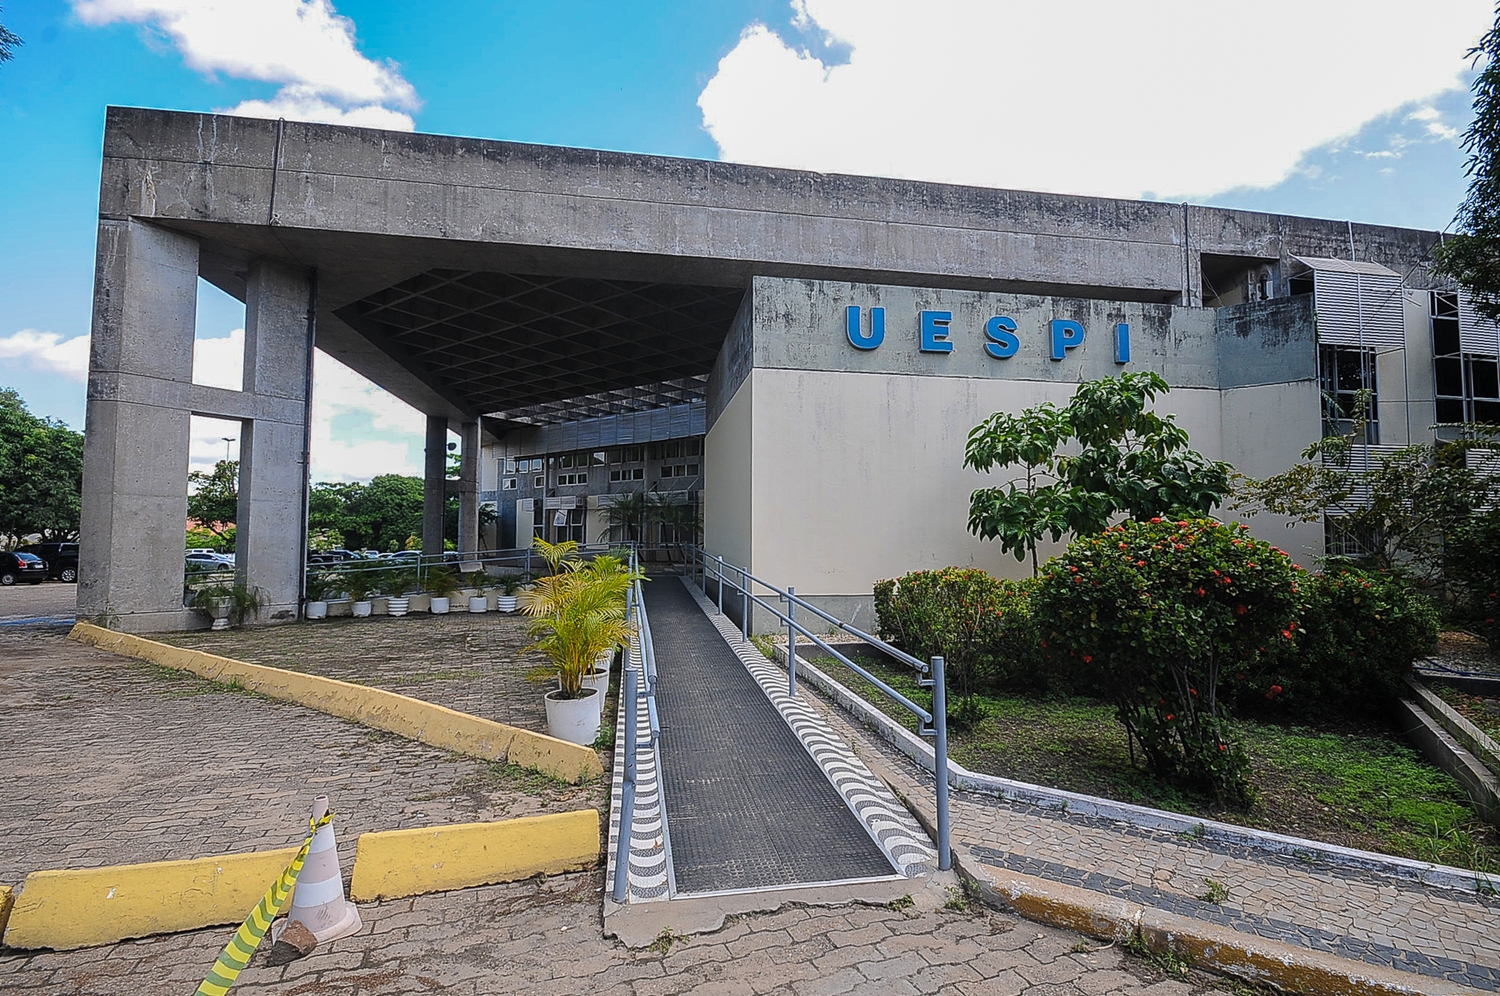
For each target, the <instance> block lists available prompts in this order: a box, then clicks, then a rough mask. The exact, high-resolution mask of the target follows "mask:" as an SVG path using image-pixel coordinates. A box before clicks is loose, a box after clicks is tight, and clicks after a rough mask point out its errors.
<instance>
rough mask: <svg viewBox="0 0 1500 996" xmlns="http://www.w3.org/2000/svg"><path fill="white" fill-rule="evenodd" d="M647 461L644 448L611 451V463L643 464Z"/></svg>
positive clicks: (623, 447)
mask: <svg viewBox="0 0 1500 996" xmlns="http://www.w3.org/2000/svg"><path fill="white" fill-rule="evenodd" d="M645 459H646V447H644V446H620V447H617V448H615V449H612V450H610V451H609V462H610V463H643V462H645Z"/></svg>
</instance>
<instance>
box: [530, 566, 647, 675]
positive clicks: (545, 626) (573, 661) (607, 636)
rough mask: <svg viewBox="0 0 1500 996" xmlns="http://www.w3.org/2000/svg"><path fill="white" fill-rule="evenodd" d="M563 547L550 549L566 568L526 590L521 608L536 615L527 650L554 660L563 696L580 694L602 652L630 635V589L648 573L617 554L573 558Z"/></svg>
mask: <svg viewBox="0 0 1500 996" xmlns="http://www.w3.org/2000/svg"><path fill="white" fill-rule="evenodd" d="M575 545H576V544H575ZM563 546H564V544H560V543H559V544H546V548H545V551H544V552H545V553H546V554H548V555H556V558H557V559H556V563H557V565H558V566H559V567H560V568H561V570H559V571H557V573H554V574H549V575H548V576H547V577H544V578H539V579H537V581H536V583H535V585H534V586H533V587H531V588H529V589H527V590H526V591H524V592H522V593H521V611H522V612H524V613H525V614H526V615H528V616H532V617H533V618H535V620H536V621H535V622H533V623H532V624H531V627H530V629H529V632H530V634H531V635H532V636H533V637H535V638H536V642H535V643H533V644H532V645H531V646H530V647H529V648H527V649H530V650H539V651H541V652H542V654H543V655H545V656H546V657H547V659H548V661H550V662H551V664H552V666H553V667H554V668H555V669H556V671H557V678H558V684H559V685H560V686H561V692H562V697H563V698H577V697H578V696H579V695H580V694H581V691H582V688H583V679H584V677H585V676H586V675H588V674H589V673H590V672H592V671H593V669H594V662H595V661H596V660H598V658H599V656H600V654H602V653H604V652H605V651H607V650H611V649H613V648H615V647H618V646H621V645H623V644H624V643H625V642H626V641H628V640H629V639H630V636H631V633H632V632H633V628H632V626H631V624H630V622H629V621H628V620H627V619H626V617H625V593H626V592H627V591H628V590H629V589H630V586H631V585H632V584H634V583H635V581H636V580H638V579H640V578H642V577H643V575H641V574H640V573H639V572H637V571H631V570H630V569H629V568H628V567H627V566H626V564H625V563H624V562H623V561H621V560H620V559H619V558H617V557H611V556H608V555H605V556H599V557H595V558H594V559H593V560H590V561H588V562H584V561H582V560H579V559H578V558H577V557H576V556H575V557H568V556H566V553H567V551H563V550H562V549H561V548H562V547H563Z"/></svg>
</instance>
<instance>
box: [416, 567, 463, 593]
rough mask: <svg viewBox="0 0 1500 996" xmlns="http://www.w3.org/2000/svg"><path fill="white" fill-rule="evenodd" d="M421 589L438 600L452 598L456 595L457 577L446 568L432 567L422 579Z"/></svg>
mask: <svg viewBox="0 0 1500 996" xmlns="http://www.w3.org/2000/svg"><path fill="white" fill-rule="evenodd" d="M422 587H423V588H424V589H425V590H427V591H430V592H432V593H433V594H434V595H436V596H438V597H439V598H452V597H453V596H454V595H455V594H457V593H458V575H456V574H454V573H453V572H452V571H451V570H449V569H448V568H446V567H434V568H432V569H431V570H430V571H428V572H427V574H426V575H425V576H424V577H423V579H422Z"/></svg>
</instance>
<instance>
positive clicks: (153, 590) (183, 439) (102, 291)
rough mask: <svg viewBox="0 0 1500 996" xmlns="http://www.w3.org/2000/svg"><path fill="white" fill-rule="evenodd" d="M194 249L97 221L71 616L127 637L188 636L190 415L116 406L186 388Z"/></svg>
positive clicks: (166, 235)
mask: <svg viewBox="0 0 1500 996" xmlns="http://www.w3.org/2000/svg"><path fill="white" fill-rule="evenodd" d="M197 296H198V240H197V239H195V238H192V237H190V236H185V235H182V234H180V233H177V232H172V231H167V230H166V229H162V228H157V227H155V226H153V225H149V224H145V223H143V222H139V221H134V220H124V221H116V220H103V221H101V222H100V223H99V241H98V248H97V252H96V257H95V270H94V315H93V323H92V343H91V346H90V353H91V355H90V362H89V394H88V408H87V416H86V421H85V430H84V454H83V509H82V528H81V534H80V540H79V584H78V615H79V618H80V619H95V620H101V621H105V622H107V623H108V624H109V625H110V626H112V627H116V628H120V629H125V630H133V631H152V630H166V629H186V628H188V627H189V626H191V625H192V624H193V622H194V614H193V613H191V612H189V611H187V610H186V609H184V608H183V605H182V593H183V585H182V582H183V557H182V554H183V535H184V532H185V526H186V523H187V472H188V438H189V435H190V431H189V422H190V419H191V412H190V411H189V410H187V409H184V408H181V407H178V406H176V405H172V404H161V403H158V402H156V401H154V400H152V399H151V398H150V397H149V396H148V395H149V392H141V394H140V395H139V396H138V397H136V398H135V399H133V400H125V399H122V398H121V397H119V395H118V393H117V391H116V390H114V385H116V384H117V383H118V382H119V381H120V380H122V379H125V380H130V379H137V380H138V381H139V382H142V383H145V382H150V383H154V384H156V385H158V386H159V387H160V388H161V389H162V390H163V391H164V392H166V393H175V392H180V391H182V390H183V389H185V388H187V387H190V386H191V384H192V379H193V337H194V331H195V324H196V319H197V315H196V311H197Z"/></svg>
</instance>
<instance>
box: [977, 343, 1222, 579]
mask: <svg viewBox="0 0 1500 996" xmlns="http://www.w3.org/2000/svg"><path fill="white" fill-rule="evenodd" d="M1170 390H1171V388H1170V387H1169V386H1168V385H1167V382H1166V381H1165V380H1163V379H1162V378H1161V377H1160V376H1158V375H1157V374H1154V373H1150V372H1142V373H1127V374H1123V375H1121V376H1119V377H1105V378H1102V379H1100V380H1095V381H1089V382H1087V383H1084V384H1080V385H1079V387H1078V390H1077V391H1076V392H1075V393H1074V395H1073V400H1072V401H1071V402H1070V403H1069V404H1068V407H1067V408H1058V407H1057V406H1055V405H1053V404H1051V403H1043V404H1041V405H1038V406H1036V407H1034V408H1028V409H1026V410H1025V411H1023V412H1021V413H1020V414H1019V415H1011V414H1009V413H1006V412H996V413H995V414H994V415H991V416H990V417H989V418H987V419H985V420H984V422H982V423H980V424H979V425H977V426H975V427H974V429H973V430H972V431H971V432H970V433H969V439H968V443H967V445H966V446H965V447H964V466H966V467H972V468H974V469H975V470H978V471H983V472H988V471H991V470H994V469H997V468H999V469H1007V468H1010V467H1021V468H1023V470H1024V476H1023V477H1021V478H1020V479H1019V480H1016V481H1011V482H1009V483H1007V484H1005V485H1003V486H1001V487H992V488H981V489H979V490H977V491H975V492H974V493H973V494H972V495H971V496H970V497H969V531H970V532H972V533H974V534H976V535H978V536H979V537H981V538H983V539H993V540H999V541H1000V549H1001V550H1003V551H1005V552H1006V553H1014V554H1015V555H1016V559H1017V560H1025V559H1026V556H1027V555H1028V554H1030V556H1031V567H1032V572H1033V573H1036V571H1037V553H1036V547H1037V544H1038V543H1039V542H1041V540H1042V538H1043V537H1044V536H1050V537H1051V538H1052V540H1053V541H1054V542H1056V541H1057V540H1059V539H1061V538H1062V536H1063V534H1064V533H1070V532H1071V533H1074V534H1077V535H1080V536H1083V535H1088V534H1091V533H1097V532H1100V531H1102V530H1103V529H1104V528H1105V527H1106V526H1108V525H1109V522H1110V520H1111V519H1113V518H1114V517H1115V516H1116V515H1118V514H1120V513H1122V512H1123V513H1125V514H1127V515H1129V516H1130V517H1131V518H1133V519H1137V520H1141V519H1149V518H1151V517H1153V516H1160V515H1167V516H1174V515H1200V514H1203V513H1206V512H1208V511H1210V510H1212V509H1213V508H1214V507H1215V506H1217V505H1218V504H1219V502H1220V501H1222V500H1223V498H1224V496H1225V495H1226V494H1228V493H1229V474H1230V470H1231V468H1230V466H1229V465H1228V464H1226V463H1221V462H1218V461H1214V460H1209V459H1208V458H1207V457H1204V456H1203V455H1202V454H1200V453H1198V452H1197V451H1195V450H1191V449H1188V434H1187V430H1186V429H1183V428H1182V427H1181V426H1179V425H1177V422H1176V416H1175V415H1158V414H1157V413H1155V412H1153V411H1149V410H1148V409H1147V407H1146V406H1147V405H1148V404H1149V403H1150V402H1151V401H1153V400H1155V398H1156V397H1157V395H1160V394H1165V393H1167V392H1168V391H1170ZM1071 446H1076V449H1077V452H1076V453H1074V454H1065V453H1063V452H1062V450H1063V449H1064V448H1065V447H1071Z"/></svg>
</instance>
